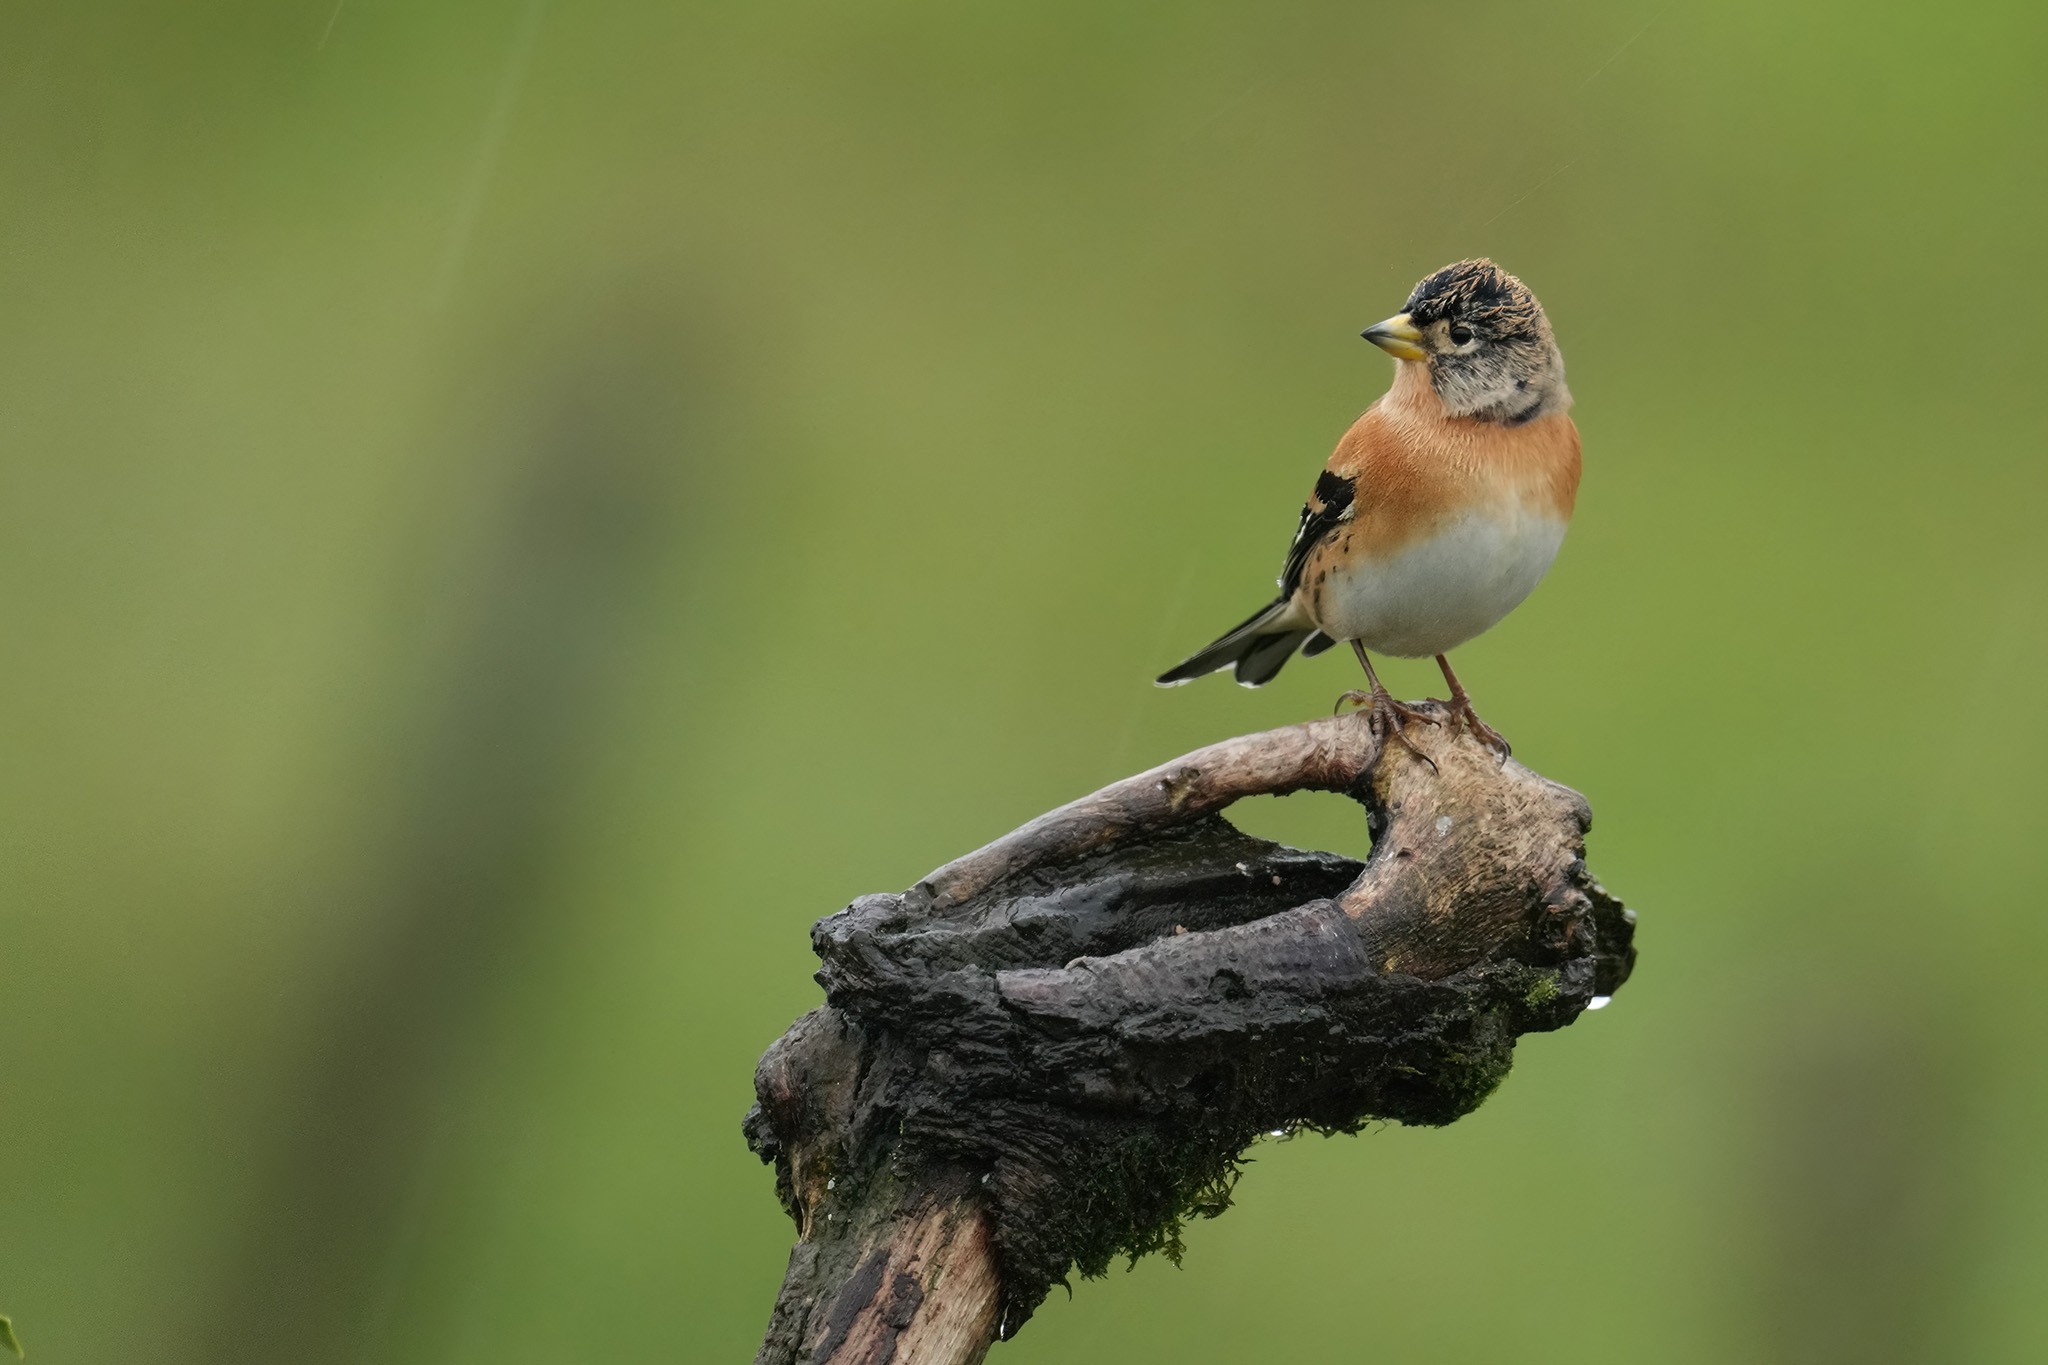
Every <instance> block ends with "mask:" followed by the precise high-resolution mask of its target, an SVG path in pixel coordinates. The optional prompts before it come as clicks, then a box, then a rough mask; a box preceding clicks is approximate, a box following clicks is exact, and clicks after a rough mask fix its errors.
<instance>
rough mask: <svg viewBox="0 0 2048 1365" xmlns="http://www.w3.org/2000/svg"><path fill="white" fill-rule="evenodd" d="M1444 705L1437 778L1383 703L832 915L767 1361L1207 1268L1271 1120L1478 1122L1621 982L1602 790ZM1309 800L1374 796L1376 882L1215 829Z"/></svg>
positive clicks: (766, 1102)
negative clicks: (1550, 767) (1164, 1257)
mask: <svg viewBox="0 0 2048 1365" xmlns="http://www.w3.org/2000/svg"><path fill="white" fill-rule="evenodd" d="M1433 714H1435V715H1437V716H1438V717H1439V718H1440V719H1442V720H1443V721H1444V724H1442V725H1440V726H1438V727H1435V728H1433V729H1432V728H1424V729H1422V731H1421V733H1420V734H1419V736H1418V741H1419V742H1420V743H1421V744H1422V745H1423V747H1424V748H1425V749H1426V750H1427V751H1428V752H1429V754H1430V755H1431V756H1432V757H1433V758H1434V760H1435V765H1436V766H1435V768H1434V769H1432V767H1431V766H1430V765H1429V764H1428V763H1425V762H1423V761H1421V760H1420V759H1417V758H1416V757H1414V756H1413V755H1412V754H1410V753H1409V752H1407V751H1406V750H1405V749H1404V748H1402V747H1401V746H1399V745H1394V746H1387V747H1385V748H1384V749H1383V747H1382V745H1381V744H1380V743H1379V741H1378V739H1377V737H1376V735H1375V733H1374V730H1373V727H1372V726H1371V724H1369V723H1368V721H1367V720H1366V719H1365V718H1364V717H1362V716H1343V717H1332V718H1330V719H1327V720H1320V721H1312V722H1309V723H1307V724H1303V725H1296V726H1290V727H1288V728H1286V729H1282V730H1273V731H1269V732H1267V733H1265V734H1260V735H1250V736H1246V737H1243V738H1240V739H1234V740H1229V741H1226V742H1224V743H1222V744H1216V745H1212V746H1210V747H1209V748H1206V749H1201V750H1198V751H1196V752H1195V753H1192V754H1188V755H1186V756H1185V757H1183V758H1180V759H1178V760H1176V761H1174V762H1172V763H1169V764H1166V765H1165V766H1163V767H1160V768H1155V769H1153V770H1152V771H1150V772H1147V773H1141V774H1139V775H1138V776H1136V777H1132V778H1127V779H1125V780H1124V781H1122V782H1118V783H1115V784H1113V785H1111V786H1109V787H1105V788H1104V789H1102V790H1101V791H1099V792H1096V793H1095V794H1094V795H1092V796H1088V797H1084V798H1083V799H1081V800H1079V801H1075V802H1073V803H1071V804H1069V805H1067V806H1063V807H1061V808H1060V809H1059V810H1056V811H1053V812H1051V813H1049V814H1047V815H1044V816H1041V817H1040V818H1038V819H1037V820H1034V821H1032V822H1031V823H1030V824H1028V825H1025V826H1024V827H1022V828H1021V829H1018V830H1016V831H1015V832H1013V833H1011V834H1009V835H1007V836H1005V837H1004V838H1002V839H999V840H997V841H996V842H995V843H992V844H990V845H988V846H987V847H985V848H982V849H980V850H977V851H976V852H974V853H970V854H968V855H967V856H966V857H963V858H961V859H959V860H957V861H955V862H953V863H949V864H948V865H946V866H945V867H943V868H940V869H939V870H938V871H936V872H934V873H932V874H931V875H930V876H929V877H927V878H925V879H924V880H923V881H921V882H919V883H918V884H917V885H916V886H914V887H912V888H911V889H910V890H908V891H906V892H902V893H901V894H894V895H874V896H865V897H862V898H861V899H860V900H858V901H855V902H854V903H853V904H852V905H851V906H848V907H847V908H846V909H844V910H842V911H840V912H839V913H838V914H835V915H832V916H830V917H828V918H826V919H824V920H821V921H819V923H818V924H817V926H816V928H815V929H814V930H813V931H812V942H813V946H814V947H815V949H816V950H817V953H818V956H819V958H820V959H821V961H822V963H823V966H822V968H821V969H820V970H819V972H818V980H819V981H820V983H821V984H822V985H823V986H824V987H825V997H826V1004H825V1005H824V1006H823V1007H821V1008H819V1009H816V1010H813V1011H812V1012H811V1013H810V1014H807V1015H805V1016H804V1017H803V1018H802V1019H799V1020H798V1021H797V1022H796V1024H795V1025H793V1026H792V1027H791V1029H790V1030H789V1032H788V1033H786V1034H784V1035H783V1037H782V1038H781V1039H780V1040H779V1041H777V1042H776V1043H775V1045H774V1046H772V1047H771V1048H770V1049H769V1050H768V1052H767V1055H766V1056H764V1057H763V1058H762V1060H761V1066H760V1070H759V1072H758V1074H757V1076H756V1089H757V1091H758V1094H759V1098H760V1102H759V1104H757V1105H756V1106H755V1108H754V1110H753V1112H751V1113H750V1114H749V1115H748V1116H747V1122H746V1132H747V1138H748V1141H749V1143H750V1144H751V1145H752V1146H753V1148H754V1150H755V1151H756V1152H757V1153H759V1154H760V1155H761V1157H762V1158H763V1159H764V1160H767V1161H772V1162H773V1163H774V1164H775V1168H776V1176H777V1188H778V1191H779V1193H780V1195H781V1197H782V1201H783V1204H784V1206H785V1207H786V1208H787V1209H788V1210H789V1212H790V1214H791V1216H792V1217H793V1218H794V1219H795V1220H796V1223H797V1228H798V1242H797V1246H796V1249H795V1251H794V1252H793V1253H792V1255H791V1257H790V1266H789V1273H788V1276H787V1278H786V1279H785V1280H784V1283H783V1288H782V1293H781V1296H780V1297H779V1299H778V1301H777V1304H776V1308H775V1314H774V1317H773V1320H772V1321H771V1323H770V1326H769V1331H768V1337H767V1340H766V1342H765V1343H764V1345H763V1346H762V1348H761V1353H760V1355H759V1357H757V1360H758V1362H761V1365H784V1363H789V1365H794V1363H795V1362H818V1363H819V1365H825V1363H826V1362H830V1363H831V1365H841V1363H842V1362H856V1361H858V1362H861V1363H862V1365H885V1362H890V1361H896V1362H899V1363H900V1365H910V1363H913V1362H914V1363H915V1365H951V1362H958V1361H974V1360H979V1359H980V1358H981V1356H982V1354H983V1353H984V1352H985V1351H986V1350H987V1348H988V1345H989V1343H990V1341H991V1340H992V1339H995V1338H997V1337H1000V1336H1006V1335H1008V1334H1009V1333H1011V1332H1013V1331H1015V1330H1016V1328H1017V1327H1018V1326H1019V1325H1020V1324H1021V1323H1022V1322H1023V1321H1024V1320H1025V1318H1027V1317H1028V1316H1029V1315H1030V1313H1031V1312H1032V1310H1033V1309H1034V1308H1036V1307H1037V1305H1038V1304H1039V1303H1040V1301H1041V1300H1042V1299H1043V1298H1044V1296H1045V1293H1046V1291H1047V1290H1048V1288H1050V1286H1052V1285H1053V1284H1055V1283H1060V1282H1062V1281H1064V1280H1065V1279H1066V1278H1067V1277H1068V1276H1069V1275H1070V1274H1071V1273H1072V1272H1073V1271H1075V1270H1078V1271H1079V1272H1080V1273H1082V1274H1084V1275H1094V1274H1100V1273H1101V1272H1102V1271H1103V1270H1104V1269H1105V1268H1106V1267H1107V1266H1108V1265H1109V1263H1110V1262H1111V1260H1112V1259H1114V1258H1116V1257H1118V1256H1140V1255H1144V1254H1146V1253H1148V1252H1152V1251H1164V1252H1167V1253H1168V1254H1170V1255H1175V1256H1177V1255H1178V1254H1179V1250H1180V1234H1181V1229H1182V1227H1183V1226H1184V1224H1185V1222H1186V1220H1187V1219H1188V1218H1190V1217H1193V1216H1198V1215H1202V1216H1213V1215H1214V1214H1216V1213H1218V1212H1220V1211H1221V1210H1222V1209H1223V1208H1224V1207H1225V1206H1226V1205H1227V1203H1228V1202H1229V1198H1230V1191H1231V1187H1232V1184H1233V1182H1234V1181H1235V1178H1236V1175H1237V1171H1238V1162H1239V1159H1240V1156H1241V1153H1242V1152H1243V1151H1244V1149H1245V1147H1246V1146H1247V1145H1248V1144H1250V1143H1251V1142H1252V1141H1253V1140H1254V1139H1255V1138H1256V1137H1258V1136H1259V1135H1260V1134H1262V1133H1266V1132H1270V1131H1273V1130H1276V1129H1288V1130H1292V1129H1301V1128H1308V1129H1315V1130H1319V1131H1326V1132H1331V1131H1350V1130H1352V1129H1355V1128H1357V1127H1358V1126H1360V1125H1361V1124H1363V1123H1366V1122H1369V1121H1371V1120H1374V1119H1391V1120H1397V1121H1399V1122H1402V1123H1411V1124H1443V1123H1449V1122H1450V1121H1451V1120H1453V1119H1456V1118H1458V1117H1459V1116H1460V1115H1463V1114H1466V1113H1469V1112H1470V1111H1471V1110H1472V1109H1473V1108H1475V1107H1476V1106H1477V1105H1478V1104H1479V1103H1480V1101H1481V1100H1483V1099H1484V1098H1485V1097H1486V1096H1487V1094H1488V1093H1490V1092H1491V1091H1492V1090H1493V1088H1494V1087H1495V1086H1496V1085H1498V1084H1499V1082H1500V1080H1501V1078H1502V1077H1503V1076H1504V1075H1506V1073H1507V1070H1508V1066H1509V1063H1510V1061H1511V1059H1512V1055H1513V1049H1514V1043H1515V1039H1516V1038H1517V1037H1519V1036H1520V1035H1521V1034H1523V1033H1528V1032H1532V1031H1538V1030H1546V1029H1555V1028H1560V1027H1563V1026H1564V1025H1566V1024H1569V1023H1570V1022H1571V1021H1572V1020H1573V1019H1574V1018H1576V1017H1577V1016H1578V1014H1579V1012H1580V1011H1581V1010H1583V1009H1585V1007H1586V1006H1587V1004H1588V1003H1589V1002H1590V1001H1592V1000H1593V999H1594V998H1595V997H1597V996H1605V995H1612V994H1613V993H1614V991H1615V990H1616V989H1618V988H1619V987H1620V985H1621V983H1622V982H1623V981H1624V980H1625V979H1626V978H1627V976H1628V973H1629V969H1630V966H1631V965H1632V963H1633V961H1634V957H1635V953H1634V949H1633V947H1632V946H1631V937H1632V929H1633V924H1634V916H1633V914H1632V913H1630V912H1629V911H1627V910H1626V909H1624V908H1623V907H1622V905H1621V904H1620V903H1619V902H1618V901H1616V900H1614V899H1613V898H1611V897H1609V896H1608V895H1607V894H1606V893H1605V892H1604V891H1603V890H1602V889H1601V888H1600V886H1599V885H1598V883H1597V882H1595V881H1594V880H1593V879H1592V877H1591V876H1590V875H1589V874H1588V872H1587V870H1586V866H1585V862H1584V858H1583V854H1584V835H1585V832H1586V829H1587V827H1588V825H1589V822H1590V814H1589V811H1588V809H1587V806H1586V803H1585V801H1584V800H1583V799H1582V798H1581V797H1579V796H1578V794H1577V793H1575V792H1572V791H1570V790H1569V789H1567V788H1565V787H1561V786H1559V785H1557V784H1556V783H1553V782H1550V781H1548V780H1547V779H1545V778H1542V777H1540V776H1538V775H1537V774H1535V773H1533V772H1530V771H1529V770H1528V769H1526V768H1524V767H1522V766H1521V765H1520V764H1517V763H1513V762H1509V763H1507V764H1505V765H1503V764H1502V763H1501V762H1500V761H1499V759H1497V758H1496V757H1495V756H1494V755H1493V754H1492V753H1491V752H1490V751H1489V750H1487V749H1486V748H1484V747H1483V746H1481V745H1480V744H1478V743H1477V742H1475V741H1473V740H1471V739H1470V738H1468V737H1466V736H1464V735H1462V734H1460V733H1456V732H1454V730H1453V728H1452V725H1451V723H1450V718H1449V716H1448V715H1447V714H1446V713H1445V712H1444V711H1443V710H1442V709H1441V708H1437V709H1436V710H1434V712H1433ZM1302 790H1318V791H1332V792H1342V793H1345V794H1347V795H1350V796H1352V797H1355V798H1356V799H1358V800H1359V801H1360V802H1361V803H1362V804H1363V805H1364V807H1365V810H1366V817H1367V825H1368V829H1369V830H1370V833H1371V836H1372V851H1371V854H1370V856H1369V857H1368V858H1367V860H1366V861H1365V862H1364V863H1362V864H1361V863H1359V862H1357V861H1354V860H1352V859H1349V858H1345V857H1341V856H1339V855H1336V854H1331V853H1317V852H1306V851H1302V850H1298V849H1291V848H1286V847H1283V846H1281V845H1278V844H1274V843H1271V842H1269V841H1267V840H1263V839H1256V838H1253V837H1251V836H1249V835H1246V834H1244V833H1242V832H1240V831H1239V830H1237V829H1236V828H1235V827H1233V826H1232V825H1231V824H1229V823H1228V822H1227V821H1226V820H1224V819H1223V818H1222V816H1221V814H1220V813H1219V812H1220V811H1221V810H1222V809H1223V808H1224V807H1225V806H1227V805H1229V804H1230V803H1231V802H1232V801H1235V800H1237V799H1239V798H1240V797H1244V796H1250V795H1257V794H1262V793H1284V792H1291V791H1302Z"/></svg>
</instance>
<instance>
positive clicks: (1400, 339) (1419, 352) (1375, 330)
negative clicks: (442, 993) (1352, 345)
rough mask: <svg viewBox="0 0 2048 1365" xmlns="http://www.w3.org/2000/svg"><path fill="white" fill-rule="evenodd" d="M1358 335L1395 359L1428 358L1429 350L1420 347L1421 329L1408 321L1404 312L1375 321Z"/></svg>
mask: <svg viewBox="0 0 2048 1365" xmlns="http://www.w3.org/2000/svg"><path fill="white" fill-rule="evenodd" d="M1359 335H1360V336H1362V337H1364V338H1365V339H1366V340H1367V341H1370V342H1371V343H1372V344H1373V345H1375V346H1377V347H1379V348H1380V349H1381V350H1382V351H1385V352H1386V353H1387V354H1388V355H1390V356H1393V357H1394V358H1395V359H1396V360H1426V359H1428V358H1429V352H1428V351H1425V350H1423V349H1422V333H1421V331H1420V330H1418V329H1417V328H1416V326H1415V324H1414V323H1413V322H1411V321H1409V319H1408V315H1407V314H1406V313H1396V314H1394V316H1392V317H1390V318H1388V319H1387V320H1386V321H1385V322H1375V323H1374V324H1373V325H1372V326H1370V327H1368V328H1366V329H1365V330H1364V331H1363V332H1360V333H1359Z"/></svg>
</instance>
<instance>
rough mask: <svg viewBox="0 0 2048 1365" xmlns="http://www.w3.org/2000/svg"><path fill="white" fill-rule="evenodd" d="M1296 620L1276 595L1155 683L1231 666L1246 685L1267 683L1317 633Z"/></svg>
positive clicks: (1168, 683) (1287, 602)
mask: <svg viewBox="0 0 2048 1365" xmlns="http://www.w3.org/2000/svg"><path fill="white" fill-rule="evenodd" d="M1300 620H1301V618H1300V617H1299V616H1298V615H1297V614H1296V613H1295V610H1294V604H1293V602H1292V601H1291V600H1290V599H1288V598H1285V597H1283V598H1280V599H1279V600H1277V601H1275V602H1273V603H1271V604H1270V605H1268V606H1265V607H1262V608H1260V609H1259V610H1258V611H1256V612H1254V613H1253V614H1252V615H1251V616H1250V617H1249V618H1248V619H1246V620H1244V621H1242V622H1240V623H1239V624H1238V625H1237V626H1235V627H1234V628H1232V629H1231V630H1229V631H1227V632H1225V633H1224V634H1223V636H1222V637H1221V638H1219V639H1217V640H1216V641H1215V642H1214V643H1212V644H1210V645H1209V646H1208V647H1207V648H1205V649H1202V650H1200V651H1198V652H1197V653H1195V654H1194V655H1192V656H1190V657H1189V658H1188V659H1186V660H1184V661H1182V662H1181V663H1178V664H1175V665H1174V666H1173V667H1172V668H1169V669H1167V670H1166V672H1164V673H1162V674H1160V675H1159V685H1160V686H1161V687H1171V686H1173V685H1174V684H1175V683H1184V682H1187V681H1189V680H1190V679H1194V678H1199V677H1201V676H1203V675H1204V674H1207V673H1214V672H1216V671H1217V670H1218V669H1223V668H1230V667H1231V666H1233V665H1235V666H1236V672H1237V680H1238V682H1240V683H1242V684H1243V685H1244V686H1246V687H1257V686H1258V685H1259V684H1260V683H1264V682H1270V681H1271V680H1272V678H1273V675H1274V674H1276V673H1278V672H1279V671H1280V669H1281V666H1282V665H1284V664H1285V663H1286V662H1287V661H1288V659H1290V658H1292V657H1293V655H1294V651H1295V650H1297V649H1299V648H1300V647H1301V642H1302V641H1304V640H1306V639H1308V638H1309V637H1310V636H1311V635H1314V634H1316V633H1317V632H1316V631H1315V630H1314V629H1313V628H1312V627H1309V626H1304V625H1302V624H1300ZM1325 647H1326V648H1327V646H1325Z"/></svg>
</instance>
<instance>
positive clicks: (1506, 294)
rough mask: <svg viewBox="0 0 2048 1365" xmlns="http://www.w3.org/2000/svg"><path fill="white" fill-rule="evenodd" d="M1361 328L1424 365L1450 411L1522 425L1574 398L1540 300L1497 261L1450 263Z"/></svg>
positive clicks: (1385, 347) (1398, 353) (1408, 359)
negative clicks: (1376, 320) (1393, 309)
mask: <svg viewBox="0 0 2048 1365" xmlns="http://www.w3.org/2000/svg"><path fill="white" fill-rule="evenodd" d="M1364 336H1365V339H1366V340H1367V341H1370V342H1371V343H1372V344H1373V345H1375V346H1378V347H1379V348H1380V349H1381V350H1383V351H1385V352H1387V353H1388V354H1389V355H1391V356H1393V357H1395V358H1396V359H1398V360H1402V361H1406V362H1410V363H1413V364H1418V365H1425V366H1427V367H1428V371H1429V383H1430V387H1431V388H1433V389H1435V390H1436V393H1437V396H1438V397H1439V398H1441V399H1442V400H1443V404H1444V409H1445V410H1446V411H1447V412H1449V413H1450V414H1451V415H1452V416H1453V417H1472V418H1477V419H1479V420H1481V421H1488V422H1504V423H1507V424H1509V425H1519V424H1520V423H1523V422H1527V421H1531V420H1533V419H1534V418H1537V417H1542V416H1544V415H1546V414H1548V413H1552V412H1562V411H1564V410H1565V409H1566V408H1569V407H1570V406H1571V402H1572V396H1571V391H1570V390H1569V389H1567V388H1565V385H1564V356H1563V355H1562V354H1560V353H1559V351H1558V349H1557V340H1556V338H1554V337H1553V336H1551V334H1550V320H1549V319H1548V318H1546V317H1544V316H1543V305H1542V304H1540V303H1538V302H1536V296H1535V295H1534V294H1532V293H1530V292H1529V287H1528V286H1527V285H1525V284H1523V283H1522V282H1521V281H1520V280H1518V279H1516V278H1515V277H1514V276H1513V275H1510V274H1508V272H1507V271H1505V270H1502V269H1501V268H1500V267H1499V266H1497V265H1495V264H1494V263H1493V262H1492V261H1489V260H1484V259H1481V260H1476V261H1459V262H1457V263H1456V264H1454V265H1447V266H1445V267H1444V268H1443V269H1442V270H1439V271H1437V272H1436V273H1435V274H1434V275H1431V276H1430V277H1429V278H1428V279H1426V280H1424V281H1423V282H1422V283H1420V284H1418V285H1416V286H1415V292H1414V293H1412V294H1410V295H1409V296H1408V303H1407V305H1406V306H1405V307H1403V308H1402V310H1401V311H1400V312H1398V313H1396V314H1395V315H1394V316H1392V317H1390V318H1388V319H1387V320H1386V321H1385V322H1379V323H1374V324H1373V325H1372V326H1371V327H1368V328H1366V329H1365V332H1364Z"/></svg>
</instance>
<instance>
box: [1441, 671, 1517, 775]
mask: <svg viewBox="0 0 2048 1365" xmlns="http://www.w3.org/2000/svg"><path fill="white" fill-rule="evenodd" d="M1436 666H1437V667H1438V668H1441V669H1442V670H1443V671H1444V681H1445V682H1447V683H1449V684H1450V685H1451V714H1452V715H1453V716H1454V717H1456V718H1457V719H1459V720H1462V721H1464V722H1465V726H1466V728H1467V729H1469V730H1471V732H1472V733H1473V734H1474V735H1475V736H1477V737H1478V739H1479V742H1480V743H1482V744H1484V745H1485V746H1486V747H1487V748H1489V749H1491V750H1493V751H1494V752H1495V753H1497V754H1499V755H1500V761H1501V762H1502V763H1506V762H1507V761H1508V755H1509V754H1511V753H1513V752H1514V750H1513V749H1511V748H1509V747H1508V742H1507V738H1506V737H1505V736H1503V735H1502V734H1501V732H1500V731H1498V730H1496V729H1494V728H1493V727H1492V726H1491V725H1488V724H1487V723H1486V722H1485V721H1483V720H1481V719H1479V713H1478V712H1477V711H1475V710H1473V709H1472V694H1471V693H1469V692H1467V691H1466V690H1465V684H1463V683H1461V682H1459V681H1458V675H1457V674H1455V673H1453V672H1451V660H1450V656H1448V655H1445V654H1439V655H1437V656H1436Z"/></svg>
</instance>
